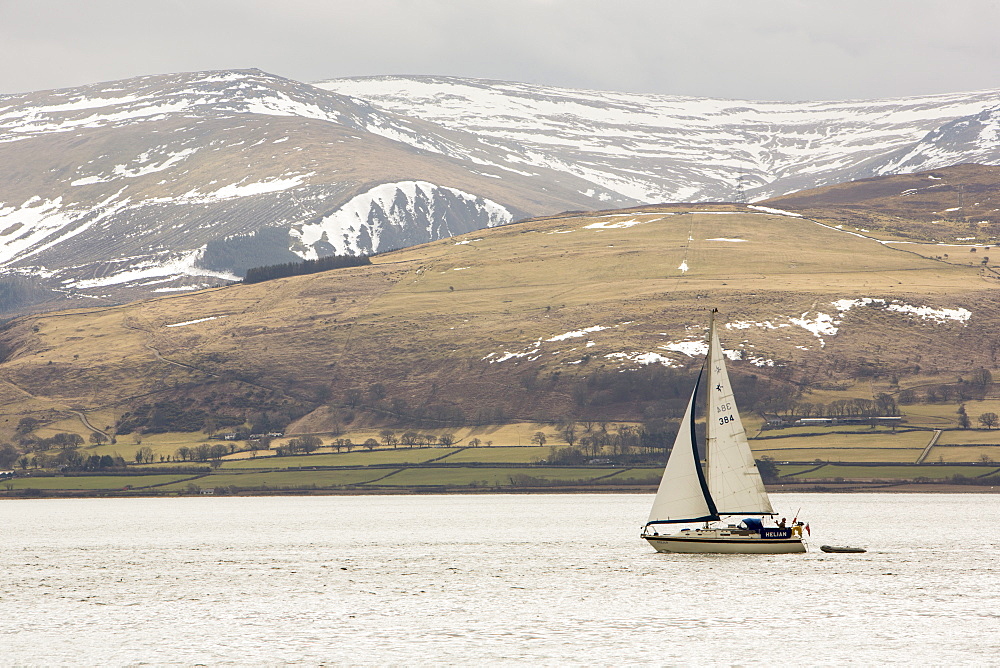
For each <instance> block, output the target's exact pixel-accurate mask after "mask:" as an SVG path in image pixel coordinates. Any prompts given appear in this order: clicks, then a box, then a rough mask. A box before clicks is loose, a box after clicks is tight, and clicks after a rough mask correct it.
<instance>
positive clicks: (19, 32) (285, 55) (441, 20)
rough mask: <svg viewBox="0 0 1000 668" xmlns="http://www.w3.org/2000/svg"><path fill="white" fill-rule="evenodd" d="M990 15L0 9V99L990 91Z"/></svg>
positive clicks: (557, 2)
mask: <svg viewBox="0 0 1000 668" xmlns="http://www.w3.org/2000/svg"><path fill="white" fill-rule="evenodd" d="M998 26H1000V0H992V1H987V0H959V1H958V2H953V3H947V5H946V3H944V2H940V1H939V0H885V1H883V0H838V1H837V2H823V1H821V0H774V1H769V0H686V1H683V2H681V1H675V0H494V1H485V0H326V1H321V0H155V1H151V0H0V92H3V93H13V92H22V91H28V90H40V89H45V88H58V87H66V86H74V85H80V84H85V83H93V82H97V81H108V80H113V79H123V78H127V77H131V76H139V75H143V74H158V73H164V72H180V71H190V70H208V69H227V68H248V67H258V68H260V69H263V70H265V71H267V72H271V73H273V74H278V75H281V76H286V77H289V78H293V79H298V80H301V81H317V80H321V79H330V78H336V77H346V76H362V75H372V74H443V75H454V76H465V77H479V78H487V79H507V80H513V81H527V82H532V83H539V84H546V85H555V86H570V87H578V88H597V89H604V90H623V91H636V92H656V93H667V94H675V95H692V96H710V97H726V98H742V99H762V100H816V99H827V100H829V99H846V98H874V97H896V96H904V95H920V94H927V93H946V92H957V91H971V90H982V89H991V88H997V89H1000V39H997V36H996V30H997V27H998Z"/></svg>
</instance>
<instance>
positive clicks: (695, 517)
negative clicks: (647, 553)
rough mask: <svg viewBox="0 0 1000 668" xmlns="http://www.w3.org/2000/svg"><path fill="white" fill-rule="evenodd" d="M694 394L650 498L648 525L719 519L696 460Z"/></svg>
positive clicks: (696, 388) (699, 464)
mask: <svg viewBox="0 0 1000 668" xmlns="http://www.w3.org/2000/svg"><path fill="white" fill-rule="evenodd" d="M697 392H698V385H697V383H696V384H695V391H694V392H692V393H691V399H690V400H689V401H688V405H687V410H686V411H685V412H684V419H683V420H681V425H680V430H679V431H678V432H677V438H675V439H674V447H673V449H672V450H671V451H670V458H669V459H667V465H666V467H665V468H664V469H663V478H662V479H661V480H660V487H659V489H657V490H656V498H655V499H653V508H652V510H651V511H650V513H649V523H667V522H696V521H700V520H707V519H718V516H717V515H716V513H715V508H714V507H713V505H712V500H711V498H709V497H708V490H707V489H706V486H705V478H704V475H703V474H702V472H701V463H700V462H699V461H698V454H697V447H696V445H695V441H694V435H693V433H692V413H693V412H694V401H695V396H696V394H697Z"/></svg>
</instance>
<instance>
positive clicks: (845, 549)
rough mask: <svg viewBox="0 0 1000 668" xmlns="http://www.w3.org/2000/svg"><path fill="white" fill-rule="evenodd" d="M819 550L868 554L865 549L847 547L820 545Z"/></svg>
mask: <svg viewBox="0 0 1000 668" xmlns="http://www.w3.org/2000/svg"><path fill="white" fill-rule="evenodd" d="M819 549H821V550H823V551H824V552H852V553H857V552H867V551H868V550H866V549H865V548H863V547H848V546H847V545H820V546H819Z"/></svg>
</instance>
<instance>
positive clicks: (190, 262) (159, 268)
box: [63, 248, 239, 290]
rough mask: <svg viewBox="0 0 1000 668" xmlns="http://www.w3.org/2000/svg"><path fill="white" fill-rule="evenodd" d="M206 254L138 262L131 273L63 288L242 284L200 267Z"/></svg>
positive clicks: (73, 282)
mask: <svg viewBox="0 0 1000 668" xmlns="http://www.w3.org/2000/svg"><path fill="white" fill-rule="evenodd" d="M203 252H204V249H203V248H202V249H198V250H194V251H188V252H186V253H180V254H177V255H175V256H173V257H170V258H167V259H160V258H148V259H146V260H139V261H136V262H135V263H134V264H133V265H132V266H131V267H129V268H128V269H126V270H124V271H120V272H117V273H113V274H110V275H108V276H102V277H100V278H90V279H82V280H74V279H67V280H64V281H63V287H65V288H72V289H76V290H87V289H91V288H97V287H108V286H112V285H123V284H126V283H139V282H142V281H151V282H155V279H164V280H172V279H174V278H176V277H178V276H210V277H213V278H218V279H222V280H225V281H238V280H239V277H238V276H234V275H232V274H229V273H226V272H221V271H211V270H209V269H204V268H202V267H199V266H197V262H198V260H199V259H200V258H201V255H202V253H203Z"/></svg>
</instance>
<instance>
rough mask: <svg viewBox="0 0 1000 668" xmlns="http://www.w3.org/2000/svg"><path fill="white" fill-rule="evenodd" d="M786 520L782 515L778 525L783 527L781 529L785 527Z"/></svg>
mask: <svg viewBox="0 0 1000 668" xmlns="http://www.w3.org/2000/svg"><path fill="white" fill-rule="evenodd" d="M785 522H786V520H785V518H784V517H782V518H781V521H780V522H778V527H779V528H781V529H784V528H785Z"/></svg>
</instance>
